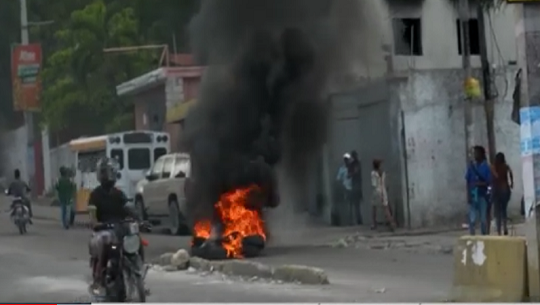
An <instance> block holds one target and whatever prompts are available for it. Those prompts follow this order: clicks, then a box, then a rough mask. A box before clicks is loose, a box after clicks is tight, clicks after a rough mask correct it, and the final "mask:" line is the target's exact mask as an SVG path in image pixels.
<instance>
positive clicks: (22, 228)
mask: <svg viewBox="0 0 540 305" xmlns="http://www.w3.org/2000/svg"><path fill="white" fill-rule="evenodd" d="M18 227H19V233H20V234H21V235H22V234H24V233H26V224H25V223H24V222H22V221H19V223H18Z"/></svg>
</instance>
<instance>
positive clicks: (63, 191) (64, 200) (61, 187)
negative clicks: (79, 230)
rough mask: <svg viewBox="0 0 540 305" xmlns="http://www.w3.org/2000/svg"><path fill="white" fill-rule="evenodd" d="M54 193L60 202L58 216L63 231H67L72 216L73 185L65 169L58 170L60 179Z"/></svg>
mask: <svg viewBox="0 0 540 305" xmlns="http://www.w3.org/2000/svg"><path fill="white" fill-rule="evenodd" d="M55 188H56V193H57V196H58V201H59V202H60V216H61V219H62V225H63V226H64V229H66V230H67V229H69V226H70V225H72V223H73V221H72V219H73V216H75V214H74V211H73V197H74V196H75V184H74V183H73V181H71V179H70V177H69V175H68V171H67V169H66V168H65V167H63V166H62V167H61V168H60V179H58V182H57V183H56V186H55Z"/></svg>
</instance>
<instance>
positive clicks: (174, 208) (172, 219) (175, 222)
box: [169, 199, 191, 235]
mask: <svg viewBox="0 0 540 305" xmlns="http://www.w3.org/2000/svg"><path fill="white" fill-rule="evenodd" d="M169 230H170V231H171V234H172V235H189V234H191V232H190V230H189V227H188V226H187V224H186V222H185V218H184V215H182V213H181V212H180V207H179V205H178V202H176V200H175V199H171V201H170V202H169Z"/></svg>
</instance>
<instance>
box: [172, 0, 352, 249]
mask: <svg viewBox="0 0 540 305" xmlns="http://www.w3.org/2000/svg"><path fill="white" fill-rule="evenodd" d="M335 2H336V1H335V0H260V1H253V0H248V1H246V0H229V1H223V0H202V1H201V4H200V11H199V13H198V15H197V16H195V18H194V19H193V20H192V22H191V25H190V36H191V37H190V38H191V42H192V47H193V51H194V55H195V56H196V57H197V59H198V61H199V63H200V64H201V65H205V66H207V69H206V71H205V75H204V78H203V82H202V85H201V88H200V90H199V97H198V100H197V103H196V104H195V106H194V107H193V108H192V109H190V112H189V113H188V116H187V117H186V120H185V123H184V129H183V139H182V140H183V145H184V147H185V149H186V150H187V151H188V152H189V153H190V156H191V161H192V173H191V179H192V180H191V184H190V186H189V196H188V210H189V212H188V213H189V215H190V216H191V217H192V218H193V219H192V223H193V228H194V229H193V245H192V254H193V255H195V256H200V257H203V258H210V259H221V258H226V257H228V258H240V257H246V256H253V255H257V254H259V253H260V251H262V250H263V249H264V247H265V243H266V241H267V238H268V231H267V226H266V225H265V223H264V221H263V210H264V209H265V208H268V207H276V206H278V205H279V204H280V199H279V198H280V196H279V195H278V194H279V191H278V187H277V185H278V184H277V178H276V172H275V171H276V170H275V168H276V166H277V165H280V168H283V170H284V172H285V175H287V177H289V178H290V182H289V184H294V186H295V187H296V186H297V185H299V186H300V185H303V184H304V183H305V181H304V180H307V179H305V177H306V175H307V172H308V170H307V169H308V168H309V167H312V165H313V164H312V163H309V162H310V161H308V160H315V159H316V158H317V154H318V153H319V152H320V151H321V150H320V148H321V145H322V143H323V142H324V138H325V132H326V114H327V112H328V111H327V108H326V107H327V106H326V103H325V102H324V99H323V95H324V92H323V90H325V84H326V81H327V77H328V74H329V69H330V68H329V63H330V62H333V63H334V64H335V61H336V60H337V59H340V58H341V57H340V55H339V54H338V53H337V50H338V49H339V50H341V49H344V48H342V47H343V45H339V44H337V43H335V42H336V41H338V40H339V39H341V38H342V37H343V36H345V34H344V33H345V32H343V31H341V30H339V29H337V27H336V28H334V26H332V25H333V24H332V23H331V22H330V21H331V20H330V13H329V12H330V11H331V7H332V4H333V3H335ZM338 2H340V1H338ZM351 3H352V2H351ZM335 20H337V21H336V22H338V21H339V20H341V19H340V18H335ZM335 20H334V21H335ZM334 25H335V24H334ZM338 36H339V37H340V38H339V39H338V38H337V37H338ZM301 188H302V186H300V187H299V189H301ZM289 201H294V202H301V201H302V199H297V198H295V199H294V200H289ZM287 204H292V203H291V202H287Z"/></svg>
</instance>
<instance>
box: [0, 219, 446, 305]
mask: <svg viewBox="0 0 540 305" xmlns="http://www.w3.org/2000/svg"><path fill="white" fill-rule="evenodd" d="M89 235H90V232H89V231H88V230H84V229H71V230H67V231H66V230H63V229H61V228H60V225H59V224H57V223H55V222H51V221H35V225H34V226H31V227H30V228H29V234H28V235H25V236H20V235H19V234H18V233H17V231H16V228H15V226H13V225H12V224H11V223H10V221H9V219H8V218H7V215H5V214H0V281H1V282H0V302H19V303H20V302H41V303H43V302H51V303H54V302H58V303H60V302H64V303H67V302H85V301H90V298H89V296H88V292H87V287H88V283H89V272H90V271H89V268H88V255H87V253H88V248H87V242H88V237H89ZM146 238H147V239H148V240H149V243H150V245H149V247H148V249H147V256H148V257H149V258H151V257H155V256H157V255H159V254H161V253H164V252H171V251H175V250H177V249H179V248H182V247H186V246H187V245H188V242H189V239H188V238H185V237H172V236H161V235H147V236H146ZM258 260H260V261H262V262H265V263H269V264H284V263H287V264H288V263H290V264H305V265H315V266H319V267H322V268H324V269H325V270H327V272H328V273H329V276H330V281H331V282H332V283H331V284H330V285H327V286H301V285H285V284H278V283H267V282H250V281H242V280H239V279H232V278H225V277H223V276H221V275H201V274H196V273H189V272H175V273H167V272H163V271H154V270H152V271H151V272H150V274H149V275H148V278H147V285H148V287H149V288H150V289H151V291H152V295H151V296H150V297H149V299H148V301H149V302H354V301H357V302H407V301H409V302H419V301H442V300H444V299H445V297H446V296H447V293H448V291H449V288H450V283H451V276H452V274H451V261H452V259H451V256H449V255H433V254H419V253H407V252H403V251H394V250H388V251H384V250H379V251H377V250H368V249H333V248H320V247H307V246H302V247H291V246H287V247H273V248H270V249H268V251H267V253H266V255H265V256H264V257H260V258H258Z"/></svg>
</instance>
